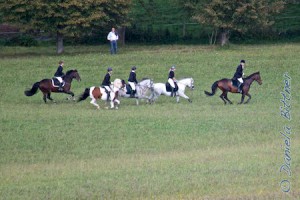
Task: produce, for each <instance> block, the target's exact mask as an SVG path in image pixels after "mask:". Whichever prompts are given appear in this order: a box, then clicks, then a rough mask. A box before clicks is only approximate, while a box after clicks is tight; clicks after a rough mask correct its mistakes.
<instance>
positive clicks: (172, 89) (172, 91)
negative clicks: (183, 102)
mask: <svg viewBox="0 0 300 200" xmlns="http://www.w3.org/2000/svg"><path fill="white" fill-rule="evenodd" d="M171 97H174V88H172V87H171Z"/></svg>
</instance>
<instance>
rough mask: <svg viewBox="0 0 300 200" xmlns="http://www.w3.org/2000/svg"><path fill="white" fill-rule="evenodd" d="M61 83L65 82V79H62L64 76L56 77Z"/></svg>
mask: <svg viewBox="0 0 300 200" xmlns="http://www.w3.org/2000/svg"><path fill="white" fill-rule="evenodd" d="M55 78H56V79H57V80H58V81H59V82H60V83H62V82H63V79H62V77H55Z"/></svg>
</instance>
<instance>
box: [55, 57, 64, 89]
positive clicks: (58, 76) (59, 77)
mask: <svg viewBox="0 0 300 200" xmlns="http://www.w3.org/2000/svg"><path fill="white" fill-rule="evenodd" d="M58 64H59V66H58V68H57V70H56V72H55V74H54V77H55V78H56V79H57V80H58V81H59V88H58V91H63V90H64V89H63V83H64V82H63V79H62V76H64V75H65V74H64V73H63V66H64V61H62V60H61V61H59V63H58Z"/></svg>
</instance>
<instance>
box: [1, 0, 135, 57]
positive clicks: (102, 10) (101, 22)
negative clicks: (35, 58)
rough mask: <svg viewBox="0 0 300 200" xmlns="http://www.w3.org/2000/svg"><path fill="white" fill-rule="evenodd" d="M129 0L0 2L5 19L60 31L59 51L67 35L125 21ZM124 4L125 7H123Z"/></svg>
mask: <svg viewBox="0 0 300 200" xmlns="http://www.w3.org/2000/svg"><path fill="white" fill-rule="evenodd" d="M129 5H130V0H114V1H107V0H88V1H86V0H80V1H78V0H69V1H61V0H56V1H50V2H49V1H46V0H36V1H29V2H28V1H26V0H21V1H20V0H9V1H4V2H1V3H0V11H1V13H3V17H4V19H3V21H7V22H14V23H19V24H20V25H21V26H22V27H23V28H26V29H32V30H35V31H37V30H42V31H46V32H50V33H54V34H57V47H58V48H57V52H58V53H61V52H63V38H64V36H72V37H78V36H81V37H82V36H83V35H84V36H85V35H87V34H89V33H90V32H91V31H92V30H93V29H95V28H99V27H101V28H103V27H105V26H107V25H123V24H126V22H127V19H126V14H127V12H128V8H129ZM120 8H122V9H120Z"/></svg>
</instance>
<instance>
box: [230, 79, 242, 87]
mask: <svg viewBox="0 0 300 200" xmlns="http://www.w3.org/2000/svg"><path fill="white" fill-rule="evenodd" d="M231 83H232V85H233V86H235V87H238V86H239V83H240V82H239V81H238V80H237V79H231Z"/></svg>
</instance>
